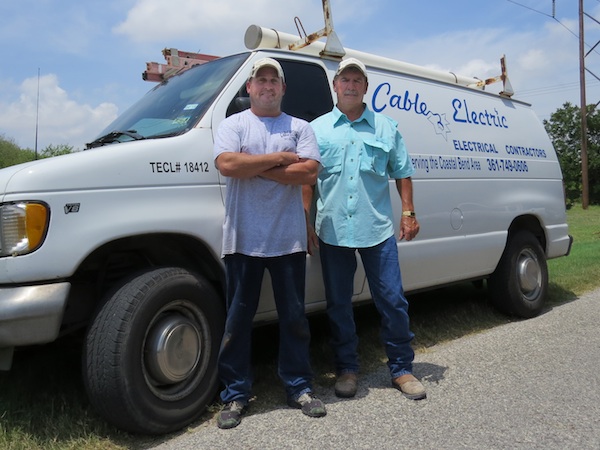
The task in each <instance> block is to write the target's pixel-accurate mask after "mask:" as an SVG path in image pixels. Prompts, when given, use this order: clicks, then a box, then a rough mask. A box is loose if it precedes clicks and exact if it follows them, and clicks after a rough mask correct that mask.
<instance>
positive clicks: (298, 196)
mask: <svg viewBox="0 0 600 450" xmlns="http://www.w3.org/2000/svg"><path fill="white" fill-rule="evenodd" d="M282 151H289V152H295V153H297V154H298V156H300V157H301V158H304V159H313V160H316V161H320V156H319V147H318V145H317V140H316V138H315V134H314V132H313V130H312V128H311V127H310V125H309V124H308V122H306V121H305V120H303V119H299V118H296V117H292V116H290V115H288V114H285V113H282V114H281V115H279V116H278V117H258V116H256V115H255V114H254V113H252V111H251V110H249V109H247V110H245V111H243V112H241V113H238V114H234V115H232V116H230V117H228V118H227V119H225V120H224V121H223V122H221V124H220V125H219V127H218V129H217V134H216V137H215V147H214V157H215V159H216V158H217V157H218V156H219V155H220V154H221V153H225V152H244V153H248V154H252V155H257V154H267V153H273V152H282ZM301 251H306V220H305V216H304V208H303V205H302V187H301V186H299V185H286V184H281V183H278V182H276V181H273V180H269V179H267V178H263V177H260V176H256V177H252V178H246V179H239V178H227V193H226V197H225V222H224V223H223V250H222V255H228V254H232V253H242V254H244V255H248V256H258V257H272V256H281V255H288V254H291V253H296V252H301Z"/></svg>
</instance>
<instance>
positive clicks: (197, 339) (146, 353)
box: [83, 268, 225, 434]
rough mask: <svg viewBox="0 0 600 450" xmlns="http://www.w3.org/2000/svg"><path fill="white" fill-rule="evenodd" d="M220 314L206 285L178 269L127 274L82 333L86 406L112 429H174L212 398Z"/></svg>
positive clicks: (147, 431)
mask: <svg viewBox="0 0 600 450" xmlns="http://www.w3.org/2000/svg"><path fill="white" fill-rule="evenodd" d="M224 320H225V313H224V308H223V304H222V302H221V301H220V300H219V296H218V295H217V294H216V292H215V291H214V289H213V288H212V287H211V286H210V284H209V283H208V282H207V281H206V280H204V279H203V278H201V277H198V276H195V275H193V274H191V273H190V272H188V271H186V270H183V269H178V268H161V269H156V270H152V271H149V272H147V273H144V274H142V275H140V276H137V277H136V278H134V279H132V280H131V281H129V282H128V283H126V284H125V285H124V286H122V287H121V288H120V289H119V290H118V291H116V292H115V293H114V294H113V295H111V296H110V297H109V299H108V301H107V302H106V303H105V304H104V305H103V307H102V309H101V310H100V311H99V313H98V314H97V315H96V317H95V319H94V321H93V323H92V325H91V327H90V329H89V330H88V333H87V337H86V343H85V349H84V350H85V351H84V353H83V358H84V367H83V371H84V377H83V378H84V383H85V387H86V390H87V393H88V396H89V398H90V402H91V403H92V406H93V407H94V408H95V409H96V411H97V412H98V413H99V414H100V415H101V416H103V417H104V418H105V419H106V420H107V421H108V422H110V423H112V424H114V425H116V426H117V427H118V428H121V429H123V430H126V431H129V432H133V433H143V434H163V433H168V432H171V431H174V430H178V429H180V428H182V427H183V426H185V425H187V424H188V423H190V422H191V421H193V420H194V419H196V418H198V417H199V416H200V415H201V414H202V413H203V412H204V410H205V408H206V406H207V405H208V404H209V403H210V402H211V401H212V400H213V399H214V397H215V394H216V391H217V388H218V380H217V370H216V369H217V354H218V351H219V346H220V343H221V336H222V334H223V324H224Z"/></svg>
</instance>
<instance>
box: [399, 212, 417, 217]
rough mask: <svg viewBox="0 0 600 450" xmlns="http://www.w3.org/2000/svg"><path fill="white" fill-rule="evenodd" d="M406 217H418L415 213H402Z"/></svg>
mask: <svg viewBox="0 0 600 450" xmlns="http://www.w3.org/2000/svg"><path fill="white" fill-rule="evenodd" d="M402 215H403V216H404V217H417V215H416V214H415V212H414V211H402Z"/></svg>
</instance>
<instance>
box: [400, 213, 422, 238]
mask: <svg viewBox="0 0 600 450" xmlns="http://www.w3.org/2000/svg"><path fill="white" fill-rule="evenodd" d="M419 228H420V226H419V222H418V221H417V218H416V217H407V216H402V219H400V234H399V238H400V240H402V239H406V240H407V241H411V240H413V239H414V238H415V237H416V236H417V234H418V233H419Z"/></svg>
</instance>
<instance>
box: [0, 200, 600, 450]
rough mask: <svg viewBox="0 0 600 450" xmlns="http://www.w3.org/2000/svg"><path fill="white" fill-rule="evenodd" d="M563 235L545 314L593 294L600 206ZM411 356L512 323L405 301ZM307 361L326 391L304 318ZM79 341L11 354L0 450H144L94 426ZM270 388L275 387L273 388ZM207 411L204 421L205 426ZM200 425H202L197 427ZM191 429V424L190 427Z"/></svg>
mask: <svg viewBox="0 0 600 450" xmlns="http://www.w3.org/2000/svg"><path fill="white" fill-rule="evenodd" d="M568 221H569V227H570V233H571V234H572V235H573V236H574V238H575V242H574V244H573V248H572V251H571V255H570V256H568V257H566V258H558V259H554V260H551V261H549V262H548V266H549V271H550V289H549V301H548V307H549V308H551V307H553V306H557V305H560V304H563V303H566V302H569V301H574V300H576V299H577V297H578V296H579V295H581V294H583V293H585V292H587V291H590V290H593V289H596V288H598V287H600V258H598V256H597V255H599V254H600V207H598V206H594V207H590V208H589V209H588V210H585V211H584V210H583V209H581V207H580V206H576V207H574V208H573V209H571V210H570V211H568ZM409 300H410V303H411V321H412V329H413V331H414V333H415V335H416V338H415V341H414V347H415V350H416V351H417V353H418V352H420V351H426V349H427V348H428V347H430V346H432V345H435V344H438V343H441V342H444V341H448V340H453V339H457V338H460V337H461V336H465V335H468V334H471V333H477V332H480V331H483V330H486V329H489V328H491V327H494V326H497V325H500V324H502V323H507V322H509V321H511V320H518V319H514V318H510V317H507V316H504V315H502V314H500V313H498V312H496V311H495V310H494V309H493V308H492V307H491V306H490V305H489V303H488V298H487V291H486V290H485V289H478V288H476V287H475V286H473V285H472V284H462V285H457V286H453V287H448V288H444V289H439V290H436V291H432V292H427V293H423V294H418V295H413V296H410V297H409ZM356 316H357V327H358V332H359V335H360V353H361V355H360V357H361V362H362V370H363V371H369V370H372V369H374V368H376V367H379V366H381V365H383V364H384V360H385V355H384V353H383V349H382V348H381V346H380V344H379V329H378V323H379V316H378V314H377V312H376V311H375V309H374V308H373V306H372V305H365V306H361V307H359V308H358V309H357V312H356ZM311 329H312V332H313V343H312V355H313V366H314V369H315V373H317V374H318V377H317V379H316V382H317V384H319V385H320V386H322V387H323V388H328V387H330V386H332V385H333V380H334V376H333V373H332V367H331V353H330V350H329V347H328V344H327V332H326V330H327V324H326V320H325V317H324V316H323V315H317V316H314V317H311ZM274 334H276V328H275V327H264V328H261V329H258V330H257V331H256V333H255V339H254V345H255V347H256V348H260V349H261V351H260V353H259V352H257V353H259V357H257V358H256V361H255V363H256V375H257V376H256V383H255V393H256V395H257V397H258V398H259V399H260V401H257V404H258V405H257V406H258V407H259V408H264V409H268V408H271V407H272V405H274V404H278V403H283V402H284V399H283V390H282V389H281V388H280V387H279V386H280V383H279V380H278V379H277V377H276V370H275V365H274V362H275V359H276V356H277V354H276V351H277V349H276V346H274V345H272V342H273V341H274V339H275V338H274ZM80 348H81V347H80V342H79V341H78V340H77V339H69V340H64V341H59V342H56V343H53V344H50V345H47V346H43V347H39V348H34V349H28V350H25V351H20V352H18V353H17V355H16V358H15V361H14V364H13V369H12V370H11V371H10V372H0V392H1V394H0V448H2V449H6V450H21V449H27V450H29V449H40V450H41V449H44V450H48V449H56V450H59V449H60V450H64V449H78V450H79V449H88V450H91V449H103V450H115V449H130V448H144V447H145V446H146V445H147V444H148V443H149V442H151V439H150V438H145V437H136V436H131V435H129V434H127V433H124V432H121V431H119V430H117V429H115V428H113V427H111V426H109V425H107V424H106V423H105V422H104V421H102V420H101V419H99V418H98V417H97V416H96V415H95V414H94V412H93V411H92V410H91V408H90V406H89V404H88V401H87V399H86V397H85V393H84V391H83V385H82V381H81V378H80V372H81V368H80V360H81V355H80ZM274 386H275V387H274ZM216 409H217V406H216V405H214V406H213V407H212V408H209V411H208V412H207V413H206V414H205V416H204V419H203V420H204V421H206V420H212V414H213V413H214V411H215V410H216ZM201 422H202V421H201ZM197 425H198V424H195V426H197Z"/></svg>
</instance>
